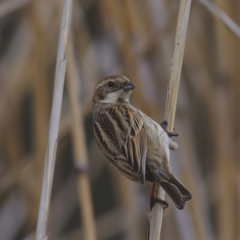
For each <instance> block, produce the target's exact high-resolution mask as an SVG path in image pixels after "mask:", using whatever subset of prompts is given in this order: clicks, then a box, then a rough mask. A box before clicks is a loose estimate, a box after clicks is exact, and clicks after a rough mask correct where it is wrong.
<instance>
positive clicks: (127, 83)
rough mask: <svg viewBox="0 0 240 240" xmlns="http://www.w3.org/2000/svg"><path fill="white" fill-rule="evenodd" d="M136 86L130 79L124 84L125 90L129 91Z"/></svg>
mask: <svg viewBox="0 0 240 240" xmlns="http://www.w3.org/2000/svg"><path fill="white" fill-rule="evenodd" d="M135 87H136V86H135V85H134V84H133V83H132V82H129V81H127V82H125V83H124V84H123V88H122V89H123V90H127V91H129V90H132V89H134V88H135Z"/></svg>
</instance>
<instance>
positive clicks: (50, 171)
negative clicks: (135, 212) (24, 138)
mask: <svg viewBox="0 0 240 240" xmlns="http://www.w3.org/2000/svg"><path fill="white" fill-rule="evenodd" d="M71 11H72V0H64V2H63V11H62V20H61V30H60V36H59V43H58V54H57V64H56V72H55V81H54V93H53V102H52V110H51V117H50V126H49V133H48V143H47V149H46V156H45V165H44V174H43V184H42V192H41V200H40V207H39V215H38V223H37V232H36V239H37V240H47V239H48V236H47V223H48V215H49V206H50V199H51V191H52V183H53V175H54V167H55V160H56V152H57V144H58V131H59V124H60V116H61V107H62V95H63V87H64V79H65V72H66V63H67V59H66V51H67V42H68V36H69V29H70V22H71Z"/></svg>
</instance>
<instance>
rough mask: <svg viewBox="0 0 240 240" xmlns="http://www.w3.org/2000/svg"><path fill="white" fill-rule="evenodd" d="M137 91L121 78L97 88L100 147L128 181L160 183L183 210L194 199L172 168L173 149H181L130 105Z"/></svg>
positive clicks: (95, 100)
mask: <svg viewBox="0 0 240 240" xmlns="http://www.w3.org/2000/svg"><path fill="white" fill-rule="evenodd" d="M134 88H135V85H134V84H133V83H131V82H130V81H129V79H128V78H127V77H124V76H119V75H111V76H108V77H106V78H103V79H102V80H101V81H99V82H98V84H97V85H96V87H95V89H94V92H93V121H94V135H95V138H96V140H97V143H98V146H99V147H100V149H101V150H102V152H103V153H104V155H105V156H106V158H107V159H108V160H109V161H110V162H111V163H112V164H113V165H114V166H115V167H116V168H117V169H118V170H119V171H120V172H121V173H122V174H123V175H124V176H125V177H127V178H128V179H130V180H132V181H136V182H140V183H142V184H143V183H144V182H145V181H149V182H153V183H159V184H160V185H161V186H162V187H163V189H164V190H165V191H166V192H167V193H168V195H169V196H170V197H171V199H172V200H173V202H174V204H175V205H176V207H177V208H179V209H183V208H184V205H185V202H186V201H189V200H190V199H191V198H192V196H191V193H190V192H189V191H188V190H187V189H186V187H185V186H183V184H182V183H180V182H179V181H178V180H177V178H176V177H175V176H174V174H173V173H172V169H171V166H170V164H169V149H171V150H175V149H177V143H175V142H174V141H173V140H172V139H171V138H169V135H168V132H167V131H166V130H165V129H164V128H163V127H162V126H161V125H159V124H158V123H156V122H155V121H154V120H153V119H151V118H150V117H148V116H147V115H146V114H144V113H143V112H141V111H140V110H138V109H137V108H135V107H133V106H132V105H131V104H130V102H129V99H130V95H131V93H132V90H133V89H134ZM163 202H164V201H163Z"/></svg>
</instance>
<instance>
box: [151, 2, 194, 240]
mask: <svg viewBox="0 0 240 240" xmlns="http://www.w3.org/2000/svg"><path fill="white" fill-rule="evenodd" d="M190 8H191V0H181V2H180V7H179V12H178V22H177V32H176V36H175V45H174V52H173V58H172V67H171V74H170V80H169V85H168V93H167V102H166V110H165V120H167V121H168V131H172V130H173V126H174V119H175V113H176V105H177V96H178V88H179V82H180V76H181V69H182V61H183V55H184V49H185V41H186V34H187V27H188V19H189V14H190ZM155 196H156V197H158V198H161V199H164V198H165V192H164V190H163V189H162V188H160V186H159V185H157V186H156V189H155ZM163 213H164V208H163V206H162V205H161V204H155V205H154V207H153V209H152V211H151V212H150V214H149V218H150V235H149V240H159V239H160V234H161V228H162V218H163Z"/></svg>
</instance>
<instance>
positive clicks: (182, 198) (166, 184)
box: [160, 174, 192, 209]
mask: <svg viewBox="0 0 240 240" xmlns="http://www.w3.org/2000/svg"><path fill="white" fill-rule="evenodd" d="M160 185H161V187H162V188H163V189H164V190H165V191H166V192H167V194H168V195H169V196H170V197H171V199H172V200H173V202H174V204H175V205H176V207H177V208H178V209H183V208H184V206H185V202H187V201H190V200H191V198H192V195H191V193H190V192H189V191H188V189H187V188H186V187H185V186H183V184H182V183H181V182H179V180H178V179H177V178H176V177H175V176H174V175H173V174H172V175H171V176H170V179H169V181H162V182H160Z"/></svg>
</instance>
